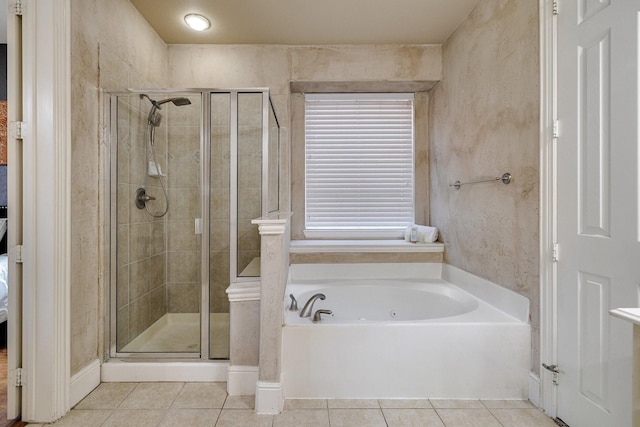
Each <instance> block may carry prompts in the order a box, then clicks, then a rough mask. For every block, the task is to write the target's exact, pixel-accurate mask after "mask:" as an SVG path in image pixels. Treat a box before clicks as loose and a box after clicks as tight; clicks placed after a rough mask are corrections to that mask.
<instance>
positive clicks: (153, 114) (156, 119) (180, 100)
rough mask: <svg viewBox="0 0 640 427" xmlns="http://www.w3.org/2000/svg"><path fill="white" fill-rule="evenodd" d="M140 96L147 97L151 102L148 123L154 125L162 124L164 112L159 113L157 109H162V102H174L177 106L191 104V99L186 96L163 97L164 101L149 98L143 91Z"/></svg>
mask: <svg viewBox="0 0 640 427" xmlns="http://www.w3.org/2000/svg"><path fill="white" fill-rule="evenodd" d="M140 98H147V99H148V100H149V102H151V110H150V111H149V115H148V116H147V123H149V124H150V125H152V126H154V127H158V126H160V121H161V120H162V114H160V113H158V111H157V110H162V107H160V106H161V105H162V104H166V103H167V102H172V103H173V105H175V106H177V107H181V106H183V105H189V104H191V101H189V99H188V98H184V97H176V98H168V99H163V100H162V101H156V100H154V99H151V98H149V96H148V95H146V94H144V93H141V94H140Z"/></svg>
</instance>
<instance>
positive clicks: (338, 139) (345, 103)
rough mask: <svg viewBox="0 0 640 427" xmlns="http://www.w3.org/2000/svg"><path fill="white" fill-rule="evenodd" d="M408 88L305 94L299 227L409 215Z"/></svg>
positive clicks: (353, 225)
mask: <svg viewBox="0 0 640 427" xmlns="http://www.w3.org/2000/svg"><path fill="white" fill-rule="evenodd" d="M413 116H414V113H413V94H406V93H403V94H371V93H369V94H317V95H315V94H314V95H306V96H305V143H306V145H305V187H306V197H305V209H306V211H305V228H306V229H307V230H337V231H339V230H399V229H404V228H405V227H407V225H409V224H413V222H414V189H413V177H414V160H413V157H414V156H413Z"/></svg>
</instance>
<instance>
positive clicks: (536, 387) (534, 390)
mask: <svg viewBox="0 0 640 427" xmlns="http://www.w3.org/2000/svg"><path fill="white" fill-rule="evenodd" d="M529 401H530V402H531V403H533V404H534V405H535V406H536V407H537V408H539V407H540V377H539V376H537V375H536V374H534V373H533V372H529Z"/></svg>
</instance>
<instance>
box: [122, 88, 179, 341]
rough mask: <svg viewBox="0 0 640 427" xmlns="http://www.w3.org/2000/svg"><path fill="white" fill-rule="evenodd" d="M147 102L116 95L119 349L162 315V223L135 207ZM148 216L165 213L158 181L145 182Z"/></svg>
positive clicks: (161, 153) (160, 154)
mask: <svg viewBox="0 0 640 427" xmlns="http://www.w3.org/2000/svg"><path fill="white" fill-rule="evenodd" d="M147 109H148V105H147V101H146V100H141V99H140V98H139V97H138V96H125V97H120V100H119V102H118V131H117V133H116V134H115V135H114V138H113V140H112V142H114V143H116V144H117V147H118V152H117V170H118V181H117V184H118V190H117V191H118V195H117V204H118V206H117V215H116V223H117V227H118V231H119V234H118V238H117V241H116V242H115V244H116V251H117V269H118V271H117V293H116V294H117V295H116V301H117V313H116V322H117V328H118V335H117V344H116V348H117V349H118V351H120V350H122V348H123V347H124V346H126V345H127V344H128V343H129V342H130V341H131V340H133V339H134V338H135V337H137V336H138V335H139V334H140V333H141V332H143V331H144V330H145V329H147V328H148V327H149V326H150V325H151V324H153V322H155V321H156V320H158V319H159V318H160V317H162V316H163V315H164V314H165V313H166V293H167V292H166V259H167V256H166V246H165V241H166V231H167V229H166V227H167V225H166V220H165V218H153V217H151V216H150V215H148V214H147V212H146V211H145V210H141V209H138V208H137V207H136V206H135V204H134V195H135V192H136V190H137V189H138V188H140V187H143V186H145V177H146V169H145V163H146V156H145V150H146V149H147V143H146V137H147V135H146V133H145V130H146V126H145V120H146V116H147ZM166 132H167V127H166V125H161V126H160V127H159V128H158V129H157V131H156V138H155V146H154V147H155V149H154V150H155V152H156V158H157V159H162V160H163V161H162V164H163V165H164V164H165V163H164V160H165V159H166V145H167V144H166ZM146 184H147V187H146V188H147V192H148V194H149V195H152V196H155V197H156V198H157V200H155V201H149V202H148V203H147V206H148V208H149V210H150V211H151V212H155V213H161V212H162V211H163V209H164V203H165V201H164V197H163V192H162V188H161V186H160V183H159V181H158V179H157V178H148V179H147V182H146Z"/></svg>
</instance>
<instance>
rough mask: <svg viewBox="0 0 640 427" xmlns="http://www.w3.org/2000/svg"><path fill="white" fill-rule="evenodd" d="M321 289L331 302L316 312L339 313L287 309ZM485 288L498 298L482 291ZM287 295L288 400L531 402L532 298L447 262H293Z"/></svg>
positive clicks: (285, 373)
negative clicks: (314, 315)
mask: <svg viewBox="0 0 640 427" xmlns="http://www.w3.org/2000/svg"><path fill="white" fill-rule="evenodd" d="M394 275H395V276H396V277H395V278H391V277H390V276H394ZM452 277H453V278H455V279H457V280H459V281H460V283H459V285H460V286H461V287H462V288H461V287H460V286H456V285H454V284H452V283H450V282H449V281H448V280H445V279H450V278H452ZM457 284H458V283H457ZM468 291H471V292H473V293H475V294H476V295H473V294H472V293H470V292H468ZM319 292H320V293H323V294H324V295H326V299H325V300H317V301H316V303H315V305H314V310H313V311H314V312H315V311H316V310H318V309H328V310H332V312H333V315H331V316H326V315H323V316H322V320H321V321H319V322H315V323H314V322H313V321H312V319H311V317H309V318H300V317H299V315H298V312H291V311H289V310H288V309H287V308H288V306H289V301H290V298H289V294H290V293H292V294H293V295H294V296H295V297H296V298H297V299H298V304H299V308H300V309H301V308H302V306H303V305H304V303H305V302H306V301H307V300H308V298H309V297H310V296H311V295H313V294H315V293H319ZM483 292H484V293H485V294H486V295H485V296H486V299H488V300H489V301H490V302H491V303H492V304H489V303H488V302H487V301H485V300H483V299H481V298H478V297H477V294H479V293H480V294H481V293H483ZM285 300H286V301H285V313H284V319H285V325H284V327H283V337H282V339H283V354H282V372H283V388H284V394H285V397H286V398H299V399H300V398H302V399H304V398H341V399H358V398H360V399H365V398H370V399H376V398H378V399H379V398H385V399H393V398H458V399H462V398H468V399H525V398H527V390H528V374H529V370H530V339H531V332H530V327H529V324H528V323H527V319H528V300H526V298H524V297H521V296H519V295H517V294H515V293H513V292H511V291H508V290H506V289H504V288H500V287H497V286H496V285H493V284H491V283H489V282H486V281H483V280H482V279H479V278H476V277H475V276H472V275H469V274H468V273H464V272H462V271H460V270H457V269H454V268H452V267H450V266H446V265H445V266H444V270H443V268H442V265H441V264H415V265H406V264H392V265H385V264H376V265H366V264H360V265H350V266H348V267H345V266H344V265H324V266H319V265H293V266H292V267H291V270H290V279H289V283H288V286H287V289H286V294H285ZM496 306H499V307H500V309H499V308H497V307H496Z"/></svg>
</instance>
